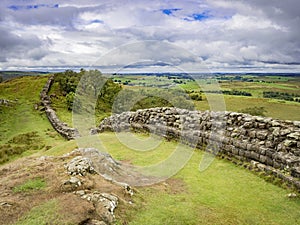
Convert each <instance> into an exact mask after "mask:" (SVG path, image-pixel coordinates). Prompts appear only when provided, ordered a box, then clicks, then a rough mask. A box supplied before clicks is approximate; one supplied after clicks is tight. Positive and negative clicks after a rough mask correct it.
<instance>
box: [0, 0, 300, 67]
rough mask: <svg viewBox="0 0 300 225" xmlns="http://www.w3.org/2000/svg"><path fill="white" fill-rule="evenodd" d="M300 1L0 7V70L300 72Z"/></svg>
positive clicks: (7, 3)
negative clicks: (97, 69)
mask: <svg viewBox="0 0 300 225" xmlns="http://www.w3.org/2000/svg"><path fill="white" fill-rule="evenodd" d="M299 9H300V1H299V0H247V1H246V0H207V1H205V0H160V1H157V0H151V1H149V0H131V1H129V0H118V1H117V0H76V1H75V0H61V1H55V0H45V1H36V0H1V1H0V32H1V35H0V53H1V54H0V70H44V71H47V70H49V71H50V70H60V69H61V70H63V69H73V68H80V67H84V68H92V67H99V68H101V69H100V70H104V71H110V72H114V71H123V70H131V71H152V72H159V71H164V70H174V71H183V72H184V71H186V70H188V71H194V72H197V71H199V72H200V71H201V70H203V71H205V70H208V71H212V72H300V25H299V24H300V10H299Z"/></svg>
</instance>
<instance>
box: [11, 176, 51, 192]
mask: <svg viewBox="0 0 300 225" xmlns="http://www.w3.org/2000/svg"><path fill="white" fill-rule="evenodd" d="M45 187H46V182H45V181H44V180H43V179H42V178H35V179H32V180H28V181H26V182H25V183H24V184H21V185H18V186H16V187H14V188H13V191H14V192H28V191H35V190H41V189H44V188H45Z"/></svg>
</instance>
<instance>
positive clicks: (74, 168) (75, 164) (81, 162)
mask: <svg viewBox="0 0 300 225" xmlns="http://www.w3.org/2000/svg"><path fill="white" fill-rule="evenodd" d="M66 169H67V171H68V172H69V174H71V175H77V174H78V175H81V176H84V175H85V174H86V173H96V171H95V169H94V167H93V166H92V161H91V160H90V159H89V158H85V157H82V156H77V157H75V158H74V159H72V160H71V161H70V162H69V163H68V164H67V165H66Z"/></svg>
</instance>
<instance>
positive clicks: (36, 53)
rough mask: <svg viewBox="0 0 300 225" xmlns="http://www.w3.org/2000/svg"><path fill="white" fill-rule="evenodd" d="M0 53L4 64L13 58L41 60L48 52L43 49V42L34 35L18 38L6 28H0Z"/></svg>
mask: <svg viewBox="0 0 300 225" xmlns="http://www.w3.org/2000/svg"><path fill="white" fill-rule="evenodd" d="M0 33H1V36H0V51H1V55H2V57H1V58H0V60H1V61H2V62H6V61H8V60H9V59H10V58H11V57H13V58H23V57H24V58H29V59H41V58H42V57H44V56H45V55H46V52H47V50H46V49H44V48H42V47H43V43H42V41H41V40H40V39H39V38H38V37H36V36H34V35H30V34H28V35H23V36H18V35H16V34H13V33H12V32H11V31H10V30H8V29H7V28H5V27H0Z"/></svg>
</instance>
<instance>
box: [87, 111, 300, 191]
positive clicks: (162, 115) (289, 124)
mask: <svg viewBox="0 0 300 225" xmlns="http://www.w3.org/2000/svg"><path fill="white" fill-rule="evenodd" d="M129 129H135V130H148V131H150V132H153V133H155V134H157V135H161V136H164V137H165V138H168V139H176V140H179V141H181V142H183V143H185V144H189V145H191V146H193V147H197V148H200V149H203V147H204V146H206V147H207V146H208V147H207V148H206V149H207V150H209V151H211V152H214V153H218V154H219V155H223V156H226V155H227V156H229V157H230V158H237V159H239V160H240V161H248V162H251V163H252V165H255V166H256V167H257V168H259V169H260V170H263V171H265V172H266V173H268V174H272V175H275V176H278V177H280V178H281V179H283V180H285V181H286V182H288V183H290V184H293V185H294V186H296V187H297V189H298V190H300V179H299V178H300V122H299V121H283V120H276V119H271V118H264V117H258V116H251V115H247V114H242V113H235V112H209V111H204V112H201V111H188V110H185V109H178V108H152V109H144V110H138V111H136V112H124V113H122V114H116V115H112V116H111V117H108V118H106V119H104V120H103V121H102V122H101V124H100V125H99V127H98V128H97V129H95V130H93V132H94V133H96V132H102V131H105V130H113V131H117V132H118V131H124V130H129Z"/></svg>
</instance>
